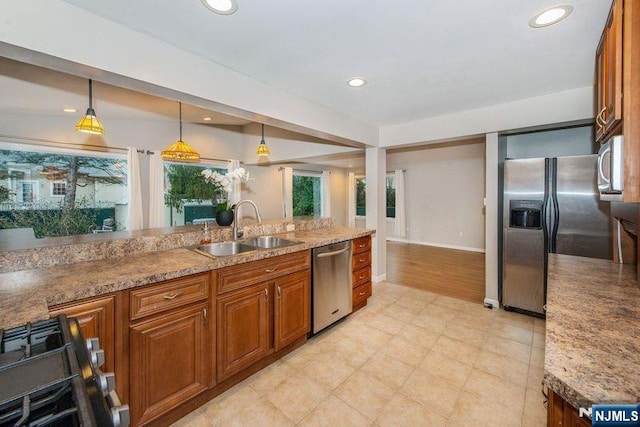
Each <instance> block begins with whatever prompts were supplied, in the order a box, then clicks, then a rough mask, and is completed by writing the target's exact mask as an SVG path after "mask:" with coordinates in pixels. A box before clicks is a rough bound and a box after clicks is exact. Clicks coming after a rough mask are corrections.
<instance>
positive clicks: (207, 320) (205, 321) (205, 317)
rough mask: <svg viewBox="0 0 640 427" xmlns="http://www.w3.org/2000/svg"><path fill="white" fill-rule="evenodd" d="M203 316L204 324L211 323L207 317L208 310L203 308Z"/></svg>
mask: <svg viewBox="0 0 640 427" xmlns="http://www.w3.org/2000/svg"><path fill="white" fill-rule="evenodd" d="M202 315H203V316H204V324H205V325H206V324H208V323H209V316H208V315H207V309H206V308H203V309H202Z"/></svg>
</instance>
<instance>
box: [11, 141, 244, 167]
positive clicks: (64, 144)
mask: <svg viewBox="0 0 640 427" xmlns="http://www.w3.org/2000/svg"><path fill="white" fill-rule="evenodd" d="M0 138H8V139H12V140H14V142H15V140H24V141H30V142H31V143H32V144H33V142H35V143H36V144H35V145H42V146H51V145H52V144H54V145H56V146H59V147H62V148H64V147H78V148H82V149H85V150H87V151H97V152H101V153H105V152H109V151H112V150H118V151H127V148H122V147H109V146H106V145H95V144H78V143H76V142H64V141H54V140H52V139H46V138H34V137H28V136H15V135H5V134H0ZM18 144H20V142H18ZM89 147H90V148H95V150H91V149H90V148H89ZM88 148H89V149H88ZM137 151H138V153H140V154H147V155H151V154H154V152H153V151H149V150H141V149H137ZM200 159H201V160H211V161H214V162H228V161H229V160H228V159H215V158H211V157H200ZM240 164H241V165H243V164H244V162H242V161H241V162H240Z"/></svg>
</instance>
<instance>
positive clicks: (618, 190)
mask: <svg viewBox="0 0 640 427" xmlns="http://www.w3.org/2000/svg"><path fill="white" fill-rule="evenodd" d="M623 143H624V140H623V137H622V135H616V136H614V137H611V139H609V140H608V141H607V142H605V143H604V144H602V147H600V151H599V152H598V190H599V191H600V200H608V201H620V200H622V192H623V190H624V144H623Z"/></svg>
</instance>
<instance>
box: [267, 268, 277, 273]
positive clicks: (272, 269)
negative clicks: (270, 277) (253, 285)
mask: <svg viewBox="0 0 640 427" xmlns="http://www.w3.org/2000/svg"><path fill="white" fill-rule="evenodd" d="M276 270H277V268H275V267H274V268H267V269H266V270H265V271H264V272H265V273H273V272H274V271H276Z"/></svg>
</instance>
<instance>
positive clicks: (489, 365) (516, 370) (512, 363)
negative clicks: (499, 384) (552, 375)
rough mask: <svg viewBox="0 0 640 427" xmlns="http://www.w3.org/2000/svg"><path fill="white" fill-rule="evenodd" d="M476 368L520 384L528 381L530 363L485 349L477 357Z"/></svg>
mask: <svg viewBox="0 0 640 427" xmlns="http://www.w3.org/2000/svg"><path fill="white" fill-rule="evenodd" d="M474 366H475V367H476V368H479V369H482V370H483V371H485V372H488V373H490V374H493V375H495V376H497V377H500V378H502V379H504V380H507V381H509V382H511V383H515V384H518V385H523V384H526V383H527V376H528V374H529V365H528V364H527V363H524V362H521V361H519V360H516V359H513V358H511V357H507V356H503V355H501V354H497V353H493V352H491V351H488V350H486V349H483V350H482V351H481V352H480V353H479V354H478V358H477V359H476V363H475V365H474Z"/></svg>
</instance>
